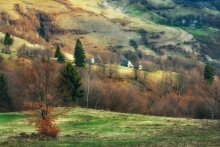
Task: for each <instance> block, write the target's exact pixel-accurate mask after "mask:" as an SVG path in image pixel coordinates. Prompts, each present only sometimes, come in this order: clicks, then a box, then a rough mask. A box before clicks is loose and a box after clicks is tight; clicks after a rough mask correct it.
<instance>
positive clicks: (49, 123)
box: [36, 116, 60, 138]
mask: <svg viewBox="0 0 220 147" xmlns="http://www.w3.org/2000/svg"><path fill="white" fill-rule="evenodd" d="M54 121H55V119H54V118H53V117H51V116H46V117H45V118H44V119H38V120H37V122H36V126H37V128H38V133H39V134H41V135H45V136H47V137H52V138H55V137H57V135H58V134H59V133H60V129H59V128H58V127H57V126H55V125H54V124H53V122H54Z"/></svg>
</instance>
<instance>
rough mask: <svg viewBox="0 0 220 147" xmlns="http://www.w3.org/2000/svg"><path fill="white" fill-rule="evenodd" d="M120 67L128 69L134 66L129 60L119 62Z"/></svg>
mask: <svg viewBox="0 0 220 147" xmlns="http://www.w3.org/2000/svg"><path fill="white" fill-rule="evenodd" d="M121 66H125V67H129V68H133V67H134V65H133V64H132V63H131V61H129V60H123V61H121Z"/></svg>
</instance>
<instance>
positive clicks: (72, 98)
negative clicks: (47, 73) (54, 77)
mask: <svg viewBox="0 0 220 147" xmlns="http://www.w3.org/2000/svg"><path fill="white" fill-rule="evenodd" d="M81 86H82V84H81V77H80V75H79V74H78V72H77V70H76V68H75V67H74V66H73V65H72V63H69V62H68V63H67V64H66V65H65V67H64V68H63V69H62V70H61V71H60V76H59V84H58V88H59V93H60V98H61V99H62V100H63V101H64V102H78V101H79V99H80V98H82V97H83V91H82V89H81Z"/></svg>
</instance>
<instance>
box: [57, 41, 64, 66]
mask: <svg viewBox="0 0 220 147" xmlns="http://www.w3.org/2000/svg"><path fill="white" fill-rule="evenodd" d="M55 58H57V61H58V62H59V63H64V62H65V57H64V55H63V54H62V53H61V51H60V46H59V45H57V48H56V52H55Z"/></svg>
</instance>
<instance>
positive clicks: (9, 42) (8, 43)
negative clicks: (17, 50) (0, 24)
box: [3, 32, 14, 53]
mask: <svg viewBox="0 0 220 147" xmlns="http://www.w3.org/2000/svg"><path fill="white" fill-rule="evenodd" d="M13 42H14V40H13V39H12V38H11V36H10V34H9V33H8V32H7V33H6V34H5V38H4V40H3V44H4V46H5V47H4V49H3V52H4V53H10V46H11V45H12V44H13Z"/></svg>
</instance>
